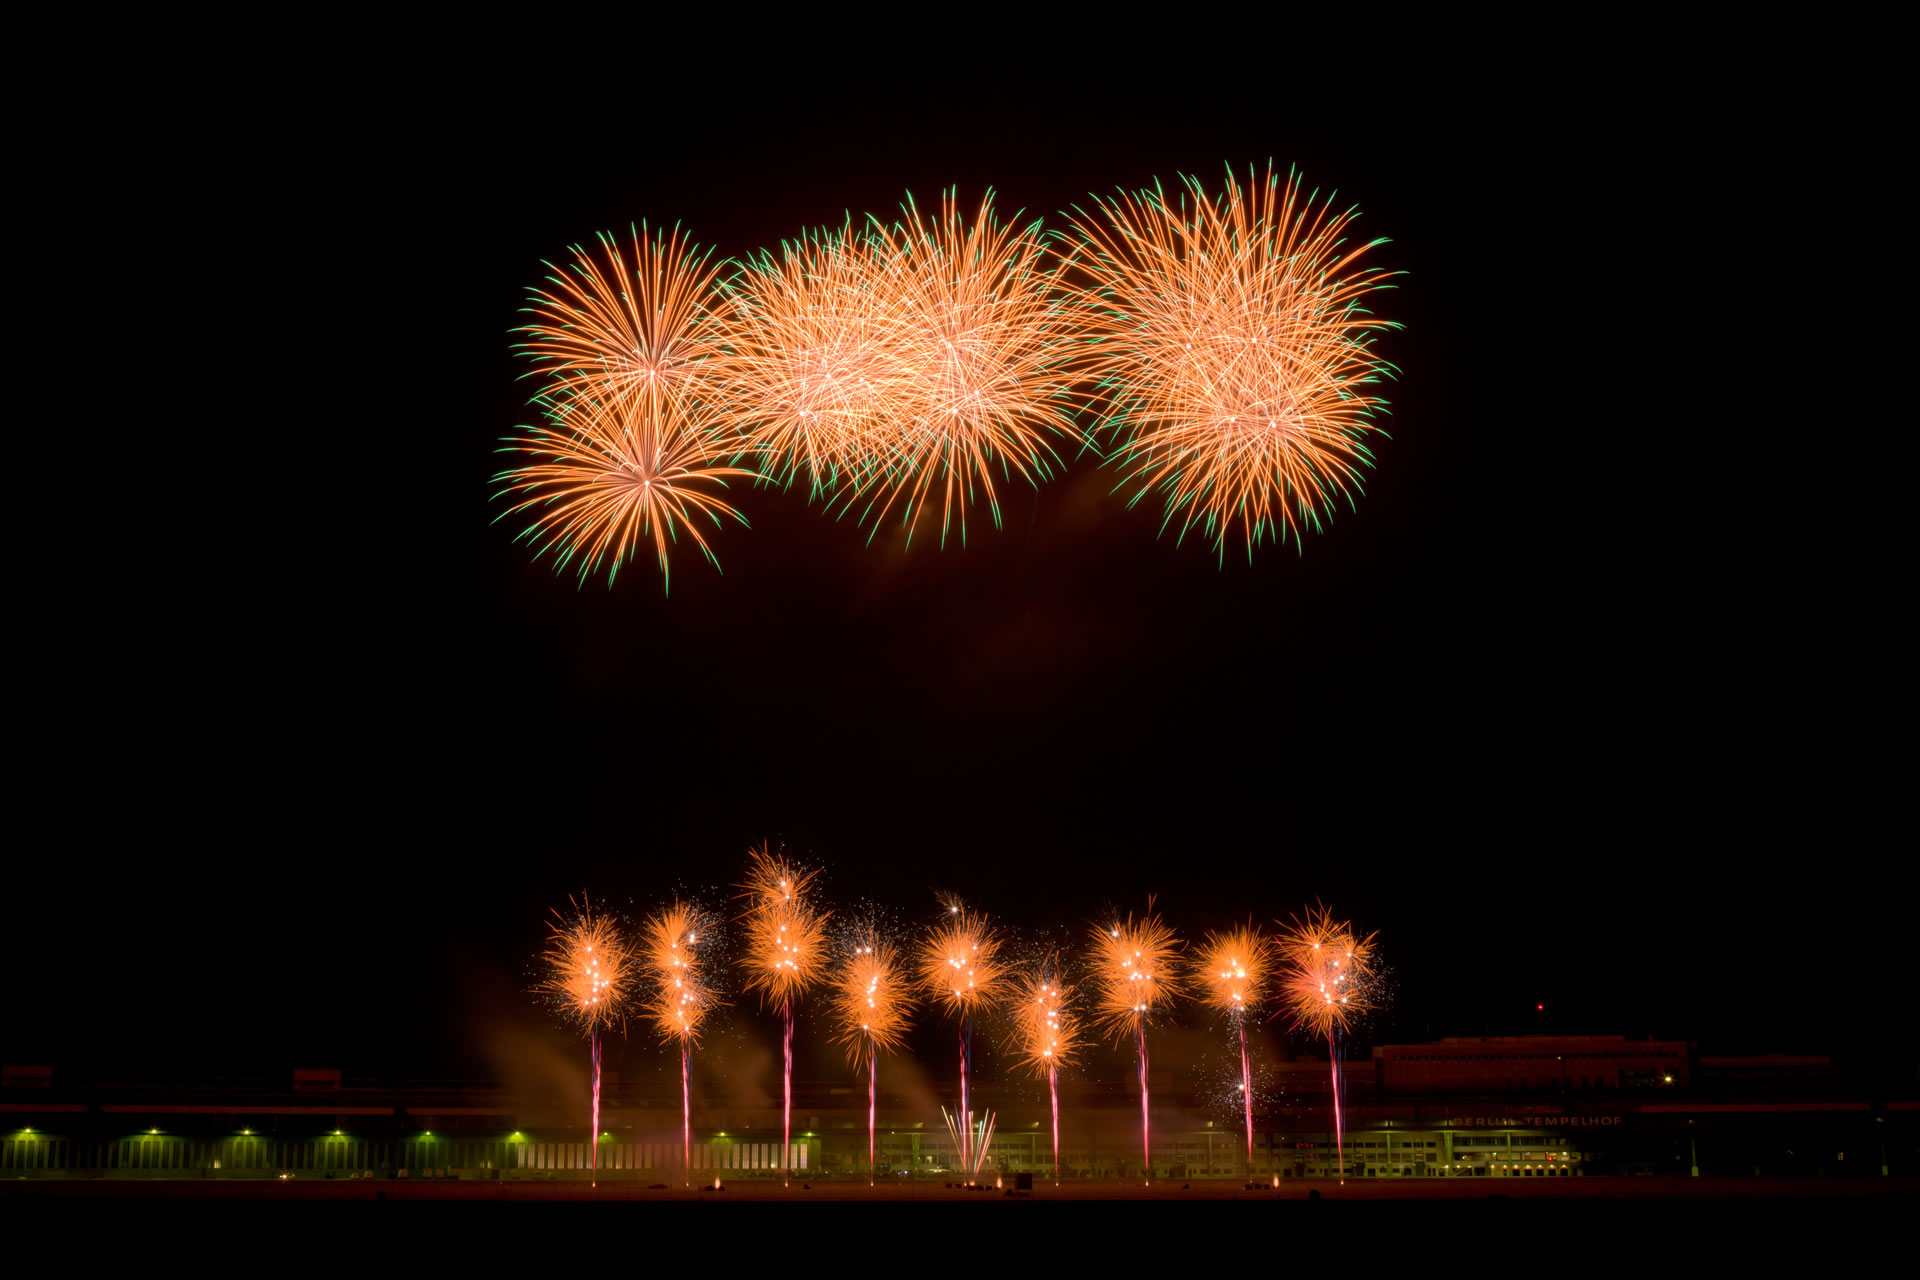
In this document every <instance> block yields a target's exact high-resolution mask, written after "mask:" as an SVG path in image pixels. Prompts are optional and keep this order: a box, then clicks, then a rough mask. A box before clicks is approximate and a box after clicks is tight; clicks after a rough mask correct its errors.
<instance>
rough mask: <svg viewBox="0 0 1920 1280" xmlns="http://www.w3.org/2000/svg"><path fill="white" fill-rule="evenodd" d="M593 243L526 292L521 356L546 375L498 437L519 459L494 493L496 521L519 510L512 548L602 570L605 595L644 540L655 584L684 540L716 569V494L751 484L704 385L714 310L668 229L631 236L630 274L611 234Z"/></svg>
mask: <svg viewBox="0 0 1920 1280" xmlns="http://www.w3.org/2000/svg"><path fill="white" fill-rule="evenodd" d="M600 243H601V248H602V251H603V252H602V254H601V255H598V256H596V255H594V254H592V253H589V252H588V251H586V250H585V249H582V248H578V247H576V248H575V250H574V255H575V256H574V261H573V262H572V264H571V269H570V270H567V271H563V272H561V273H560V274H558V275H555V276H553V277H552V278H551V279H550V281H549V283H550V284H551V286H552V288H550V289H535V290H533V296H532V299H531V300H530V301H531V302H532V305H531V306H530V307H529V308H528V310H529V311H531V312H532V313H533V316H534V321H533V323H531V324H529V325H527V326H526V327H525V329H524V332H525V333H526V334H527V335H528V341H527V342H525V343H522V344H520V347H521V349H522V351H523V352H524V353H525V354H527V355H529V356H531V357H533V359H534V360H535V362H536V364H537V365H538V366H539V368H538V370H537V372H538V373H539V374H542V375H544V376H545V379H546V381H545V384H544V387H543V389H542V390H541V391H540V393H539V394H537V395H536V396H534V398H533V403H534V404H535V405H537V406H538V407H539V409H540V412H541V416H542V417H543V418H544V419H545V422H544V424H542V425H534V426H523V427H521V428H519V430H520V431H521V432H522V433H523V434H520V435H515V436H509V437H507V438H506V440H505V441H504V445H505V447H504V448H502V449H501V450H500V452H501V453H509V454H521V455H526V456H527V460H526V461H524V462H523V463H522V464H521V465H519V466H517V467H511V468H508V469H506V470H503V471H501V472H499V473H498V474H497V475H495V477H494V480H495V483H497V484H500V485H502V486H503V487H502V488H501V489H500V490H499V491H498V492H497V493H496V494H495V495H494V496H495V497H496V498H502V497H504V498H508V499H509V500H510V503H511V505H509V506H508V507H507V509H506V510H505V511H503V512H502V513H501V514H500V515H499V516H497V517H495V519H496V521H497V520H504V519H506V518H508V517H510V516H515V515H519V514H522V513H526V514H528V515H529V516H530V517H531V518H532V521H531V523H530V524H528V525H527V526H526V527H525V528H524V529H522V530H521V532H520V533H519V534H518V535H517V539H516V540H518V541H524V542H527V543H530V544H531V545H532V546H534V547H535V548H536V551H535V558H536V559H538V558H539V557H541V556H545V555H548V554H549V553H551V555H552V558H553V563H554V567H555V569H556V571H558V570H564V569H566V568H568V567H569V566H577V570H578V574H579V578H580V580H581V581H582V582H584V581H585V580H586V579H587V578H588V577H590V576H592V575H593V574H596V573H598V572H600V570H601V569H603V568H604V569H605V570H606V573H607V582H608V584H609V585H611V584H612V582H613V581H614V579H615V578H616V577H618V575H619V572H620V569H621V568H622V566H624V565H625V564H626V563H627V562H628V561H629V560H630V559H632V558H634V557H635V556H638V555H639V554H640V553H641V551H642V549H643V548H644V547H646V546H647V545H648V544H649V543H651V544H652V549H653V552H654V555H655V558H656V559H657V560H658V561H659V564H660V572H661V576H662V580H663V584H664V583H665V582H666V581H667V580H668V572H669V571H668V564H667V551H668V546H669V544H670V543H673V542H676V541H678V540H679V539H680V538H681V537H682V536H683V535H684V536H686V537H688V538H689V539H691V540H692V542H693V543H694V545H695V546H696V547H698V548H699V550H700V552H701V554H702V555H704V556H705V557H706V558H707V559H708V560H710V561H713V563H714V564H715V566H716V567H717V566H718V564H719V561H718V560H716V559H715V558H714V554H713V549H712V547H711V546H710V545H709V544H708V542H707V533H706V530H705V529H704V528H703V526H704V525H707V524H711V525H712V526H714V527H715V528H718V527H719V526H720V524H721V517H723V516H726V517H731V518H733V519H736V520H740V521H741V523H743V524H744V523H745V520H744V518H743V517H742V516H741V515H740V513H739V512H738V511H736V510H734V509H733V508H732V507H731V506H729V505H728V504H727V503H726V502H724V501H722V500H721V499H720V497H719V496H718V494H719V492H720V491H723V490H724V489H725V488H726V482H727V480H728V478H730V477H750V476H751V475H752V474H753V473H752V472H750V471H747V470H744V469H742V468H740V467H737V466H734V465H732V464H731V461H730V459H732V458H734V457H737V456H738V455H739V453H740V452H741V450H742V446H743V441H742V437H741V436H740V434H739V431H738V428H737V425H736V423H735V421H734V417H733V415H732V414H730V413H729V412H727V411H726V405H725V401H724V397H723V395H722V394H721V391H720V387H719V384H718V382H717V381H716V371H717V366H716V364H715V363H714V360H713V357H714V355H715V354H716V352H717V351H718V346H717V343H718V340H719V335H720V334H721V333H722V332H723V331H724V328H725V325H724V321H723V316H722V315H721V314H719V313H718V312H716V310H715V308H721V309H722V310H723V309H724V304H723V303H721V302H719V301H718V295H717V294H716V292H715V289H714V279H713V278H714V270H713V269H712V268H711V267H708V266H707V265H706V262H705V259H704V257H700V256H696V254H695V252H694V251H693V250H691V249H690V248H688V247H687V246H684V245H683V244H682V243H681V241H680V238H679V233H678V232H677V231H676V232H675V233H674V234H673V235H672V236H671V237H661V236H659V235H655V236H653V237H652V238H651V239H649V238H647V237H646V236H645V235H644V234H643V233H641V232H636V233H635V235H634V256H635V261H634V263H633V264H629V263H628V261H627V257H626V255H625V253H624V252H623V251H622V250H621V248H620V246H619V244H618V242H617V241H615V240H614V239H613V238H612V237H610V236H602V237H601V241H600ZM555 270H556V271H558V270H559V269H558V268H555Z"/></svg>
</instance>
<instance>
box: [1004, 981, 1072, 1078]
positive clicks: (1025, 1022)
mask: <svg viewBox="0 0 1920 1280" xmlns="http://www.w3.org/2000/svg"><path fill="white" fill-rule="evenodd" d="M1072 998H1073V988H1072V987H1070V986H1068V985H1066V984H1065V983H1064V982H1062V981H1061V980H1060V977H1059V971H1058V969H1057V968H1056V967H1055V966H1053V965H1047V966H1046V967H1044V968H1042V969H1040V970H1037V971H1035V972H1032V973H1029V974H1027V975H1026V976H1025V977H1023V978H1021V979H1020V980H1019V981H1018V982H1016V983H1015V984H1014V987H1013V993H1012V995H1011V996H1009V997H1008V1004H1009V1009H1008V1012H1009V1013H1011V1014H1012V1021H1013V1031H1014V1036H1013V1044H1012V1048H1013V1052H1014V1056H1015V1060H1016V1061H1017V1062H1018V1063H1019V1064H1020V1065H1021V1066H1022V1067H1025V1068H1026V1069H1027V1070H1028V1071H1030V1072H1032V1073H1033V1074H1034V1075H1036V1076H1042V1077H1044V1076H1046V1075H1047V1074H1048V1073H1049V1072H1052V1071H1055V1070H1058V1069H1059V1068H1061V1067H1067V1066H1072V1065H1073V1064H1074V1062H1075V1061H1076V1060H1077V1059H1078V1057H1079V1053H1080V1048H1081V1044H1080V1023H1079V1019H1078V1018H1076V1017H1075V1016H1074V1014H1073V1009H1072V1004H1071V1001H1072Z"/></svg>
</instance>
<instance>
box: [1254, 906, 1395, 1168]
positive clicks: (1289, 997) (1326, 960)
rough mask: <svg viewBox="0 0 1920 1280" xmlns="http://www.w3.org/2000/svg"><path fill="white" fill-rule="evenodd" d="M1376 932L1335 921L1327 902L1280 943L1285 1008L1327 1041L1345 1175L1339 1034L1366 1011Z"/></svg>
mask: <svg viewBox="0 0 1920 1280" xmlns="http://www.w3.org/2000/svg"><path fill="white" fill-rule="evenodd" d="M1376 936H1378V935H1376V934H1371V933H1370V934H1367V935H1366V936H1364V937H1361V936H1359V935H1357V934H1355V933H1354V931H1353V926H1352V925H1350V924H1345V923H1336V922H1335V921H1334V919H1333V913H1332V912H1331V911H1329V910H1328V909H1327V908H1326V907H1316V908H1315V909H1314V910H1312V911H1309V912H1308V913H1307V914H1306V915H1305V916H1302V917H1300V918H1298V919H1295V920H1294V921H1293V922H1292V923H1291V924H1288V925H1286V926H1285V927H1284V932H1282V933H1281V935H1280V937H1279V938H1278V939H1277V940H1276V942H1275V945H1276V947H1277V948H1278V950H1279V954H1280V1002H1281V1007H1282V1008H1283V1009H1284V1010H1285V1011H1287V1012H1289V1013H1291V1014H1292V1015H1293V1025H1294V1026H1295V1027H1299V1028H1305V1029H1307V1030H1309V1031H1311V1032H1313V1033H1314V1034H1315V1035H1318V1036H1324V1037H1325V1038H1326V1041H1327V1062H1328V1070H1330V1071H1331V1072H1332V1073H1333V1134H1334V1150H1335V1153H1336V1158H1337V1159H1338V1160H1339V1162H1340V1172H1341V1173H1342V1174H1343V1175H1344V1174H1345V1173H1346V1168H1347V1157H1346V1145H1345V1140H1344V1139H1343V1138H1342V1137H1341V1119H1340V1051H1339V1046H1338V1044H1337V1043H1336V1041H1335V1036H1336V1034H1337V1033H1340V1032H1344V1031H1346V1029H1347V1027H1348V1025H1349V1023H1350V1022H1351V1020H1352V1019H1353V1017H1354V1016H1355V1015H1357V1014H1360V1013H1364V1012H1366V1010H1367V1007H1368V991H1367V985H1368V983H1367V980H1368V978H1369V977H1370V976H1371V973H1372V968H1373V940H1374V938H1375V937H1376Z"/></svg>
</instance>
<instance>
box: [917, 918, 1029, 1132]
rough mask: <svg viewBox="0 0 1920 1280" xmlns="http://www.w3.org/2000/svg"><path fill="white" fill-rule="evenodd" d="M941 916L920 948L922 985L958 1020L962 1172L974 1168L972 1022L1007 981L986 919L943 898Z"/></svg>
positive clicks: (997, 944) (996, 939)
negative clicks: (971, 1072)
mask: <svg viewBox="0 0 1920 1280" xmlns="http://www.w3.org/2000/svg"><path fill="white" fill-rule="evenodd" d="M940 906H941V912H942V914H941V916H940V918H939V920H938V921H936V922H935V924H934V926H933V928H932V930H931V931H930V932H929V933H928V935H927V940H926V943H925V944H924V945H923V946H922V947H921V949H920V986H921V987H922V989H924V990H925V991H926V993H927V995H928V996H929V998H931V999H932V1000H933V1001H935V1002H936V1003H938V1004H940V1005H941V1006H942V1007H944V1008H945V1009H946V1011H947V1012H948V1013H951V1014H953V1015H954V1016H956V1017H957V1018H959V1020H960V1113H959V1123H958V1126H957V1127H956V1129H955V1135H956V1136H955V1141H956V1142H957V1143H958V1144H959V1154H960V1163H961V1167H962V1168H963V1169H967V1170H971V1169H973V1168H974V1162H973V1160H972V1159H971V1157H972V1156H973V1154H974V1152H973V1146H972V1144H973V1135H974V1130H973V1128H972V1126H973V1110H972V1106H973V1103H972V1096H971V1093H970V1091H969V1090H970V1086H969V1083H968V1075H969V1068H970V1067H971V1065H972V1062H973V1019H974V1016H975V1015H976V1014H977V1013H979V1012H981V1011H982V1010H984V1009H987V1008H989V1007H991V1006H992V1005H993V1004H994V1003H995V1002H996V1001H997V1000H999V999H1000V997H1001V995H1002V993H1003V990H1004V987H1005V983H1006V981H1007V970H1006V967H1005V966H1004V965H1003V964H1001V963H1000V960H999V954H1000V937H999V935H998V934H997V933H995V931H994V930H993V929H992V928H991V927H989V925H988V923H987V918H986V917H985V916H982V915H976V914H975V913H974V912H972V911H969V910H967V908H966V905H965V904H964V903H962V902H961V901H960V900H959V899H958V898H955V897H952V896H951V895H946V894H942V895H941V896H940Z"/></svg>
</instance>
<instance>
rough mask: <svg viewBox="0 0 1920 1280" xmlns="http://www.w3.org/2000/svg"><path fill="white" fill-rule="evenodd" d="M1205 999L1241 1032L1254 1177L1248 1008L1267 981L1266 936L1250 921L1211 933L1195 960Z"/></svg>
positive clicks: (1243, 1105)
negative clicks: (1242, 925) (1240, 925)
mask: <svg viewBox="0 0 1920 1280" xmlns="http://www.w3.org/2000/svg"><path fill="white" fill-rule="evenodd" d="M1193 976H1194V981H1195V982H1197V983H1198V984H1199V986H1200V990H1201V991H1202V992H1203V993H1204V998H1205V1000H1206V1002H1207V1003H1208V1004H1210V1005H1212V1006H1213V1007H1214V1008H1216V1009H1219V1010H1220V1011H1221V1012H1223V1013H1225V1014H1226V1015H1227V1016H1228V1017H1229V1018H1231V1019H1233V1023H1234V1030H1235V1031H1236V1032H1238V1033H1239V1036H1240V1110H1241V1112H1242V1113H1243V1114H1244V1115H1245V1117H1246V1125H1247V1179H1248V1181H1249V1183H1251V1181H1252V1179H1253V1061H1252V1059H1251V1058H1250V1057H1249V1056H1248V1054H1247V1022H1246V1018H1245V1016H1244V1015H1245V1014H1246V1012H1247V1010H1249V1009H1252V1008H1255V1007H1257V1006H1258V1005H1259V1003H1260V999H1261V989H1262V988H1263V987H1264V986H1265V985H1266V981H1267V940H1266V939H1265V938H1262V937H1261V936H1260V935H1259V934H1258V933H1257V932H1255V930H1254V928H1253V925H1252V924H1251V923H1249V924H1248V925H1247V926H1246V927H1245V928H1240V929H1232V930H1229V931H1228V932H1226V933H1209V934H1208V935H1207V941H1206V944H1205V945H1204V946H1202V947H1201V948H1200V954H1199V955H1198V956H1196V957H1195V958H1194V962H1193Z"/></svg>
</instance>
